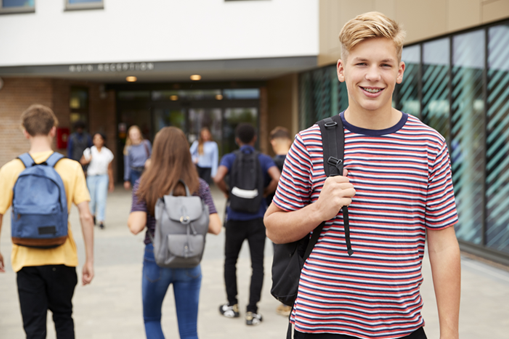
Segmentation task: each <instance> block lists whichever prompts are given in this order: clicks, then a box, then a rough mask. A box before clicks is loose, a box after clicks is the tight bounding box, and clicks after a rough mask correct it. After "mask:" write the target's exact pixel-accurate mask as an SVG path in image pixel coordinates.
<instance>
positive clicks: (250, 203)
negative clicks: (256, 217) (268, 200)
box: [230, 150, 265, 213]
mask: <svg viewBox="0 0 509 339" xmlns="http://www.w3.org/2000/svg"><path fill="white" fill-rule="evenodd" d="M234 154H235V161H234V162H233V165H232V169H231V171H230V208H231V209H233V210H234V211H238V212H245V213H256V212H258V210H259V209H260V204H261V202H262V199H263V189H264V186H265V185H264V178H263V172H262V167H261V165H260V161H259V160H258V155H259V154H260V152H257V151H254V152H251V153H243V152H242V151H241V150H237V151H235V152H234Z"/></svg>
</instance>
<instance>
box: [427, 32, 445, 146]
mask: <svg viewBox="0 0 509 339" xmlns="http://www.w3.org/2000/svg"><path fill="white" fill-rule="evenodd" d="M422 48H423V60H422V61H423V72H422V107H423V108H422V118H423V121H424V123H426V124H427V125H429V126H431V127H433V128H434V129H436V130H437V131H438V132H440V134H442V135H443V136H444V137H445V138H446V139H447V140H449V108H450V103H449V55H450V54H449V38H444V39H440V40H435V41H431V42H428V43H425V44H423V47H422Z"/></svg>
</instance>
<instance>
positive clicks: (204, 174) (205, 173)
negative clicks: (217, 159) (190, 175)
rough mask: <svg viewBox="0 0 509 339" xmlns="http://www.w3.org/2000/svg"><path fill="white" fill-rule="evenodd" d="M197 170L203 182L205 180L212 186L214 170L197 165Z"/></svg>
mask: <svg viewBox="0 0 509 339" xmlns="http://www.w3.org/2000/svg"><path fill="white" fill-rule="evenodd" d="M196 170H197V171H198V176H199V177H200V178H202V179H203V180H205V181H206V182H207V184H209V185H210V184H211V183H212V177H211V174H212V168H210V167H200V166H198V165H196Z"/></svg>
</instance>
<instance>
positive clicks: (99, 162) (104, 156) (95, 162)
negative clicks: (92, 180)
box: [83, 146, 114, 175]
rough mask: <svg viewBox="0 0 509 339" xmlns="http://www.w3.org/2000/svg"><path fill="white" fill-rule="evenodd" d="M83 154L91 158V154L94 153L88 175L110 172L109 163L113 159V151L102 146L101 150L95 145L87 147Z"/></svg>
mask: <svg viewBox="0 0 509 339" xmlns="http://www.w3.org/2000/svg"><path fill="white" fill-rule="evenodd" d="M83 155H84V156H85V159H87V160H88V159H90V155H92V161H90V164H89V165H88V169H87V174H88V175H104V174H108V165H109V164H110V162H111V161H112V160H113V158H114V156H113V153H111V151H110V150H109V149H107V148H106V147H104V146H103V147H102V148H101V152H99V151H98V150H97V148H96V147H95V146H92V147H90V148H87V149H86V150H85V151H84V152H83Z"/></svg>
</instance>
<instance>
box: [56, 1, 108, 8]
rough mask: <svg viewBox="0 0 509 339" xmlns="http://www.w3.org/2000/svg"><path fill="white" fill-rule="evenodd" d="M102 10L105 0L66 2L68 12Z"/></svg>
mask: <svg viewBox="0 0 509 339" xmlns="http://www.w3.org/2000/svg"><path fill="white" fill-rule="evenodd" d="M101 8H104V1H103V0H65V9H66V10H75V9H101Z"/></svg>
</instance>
